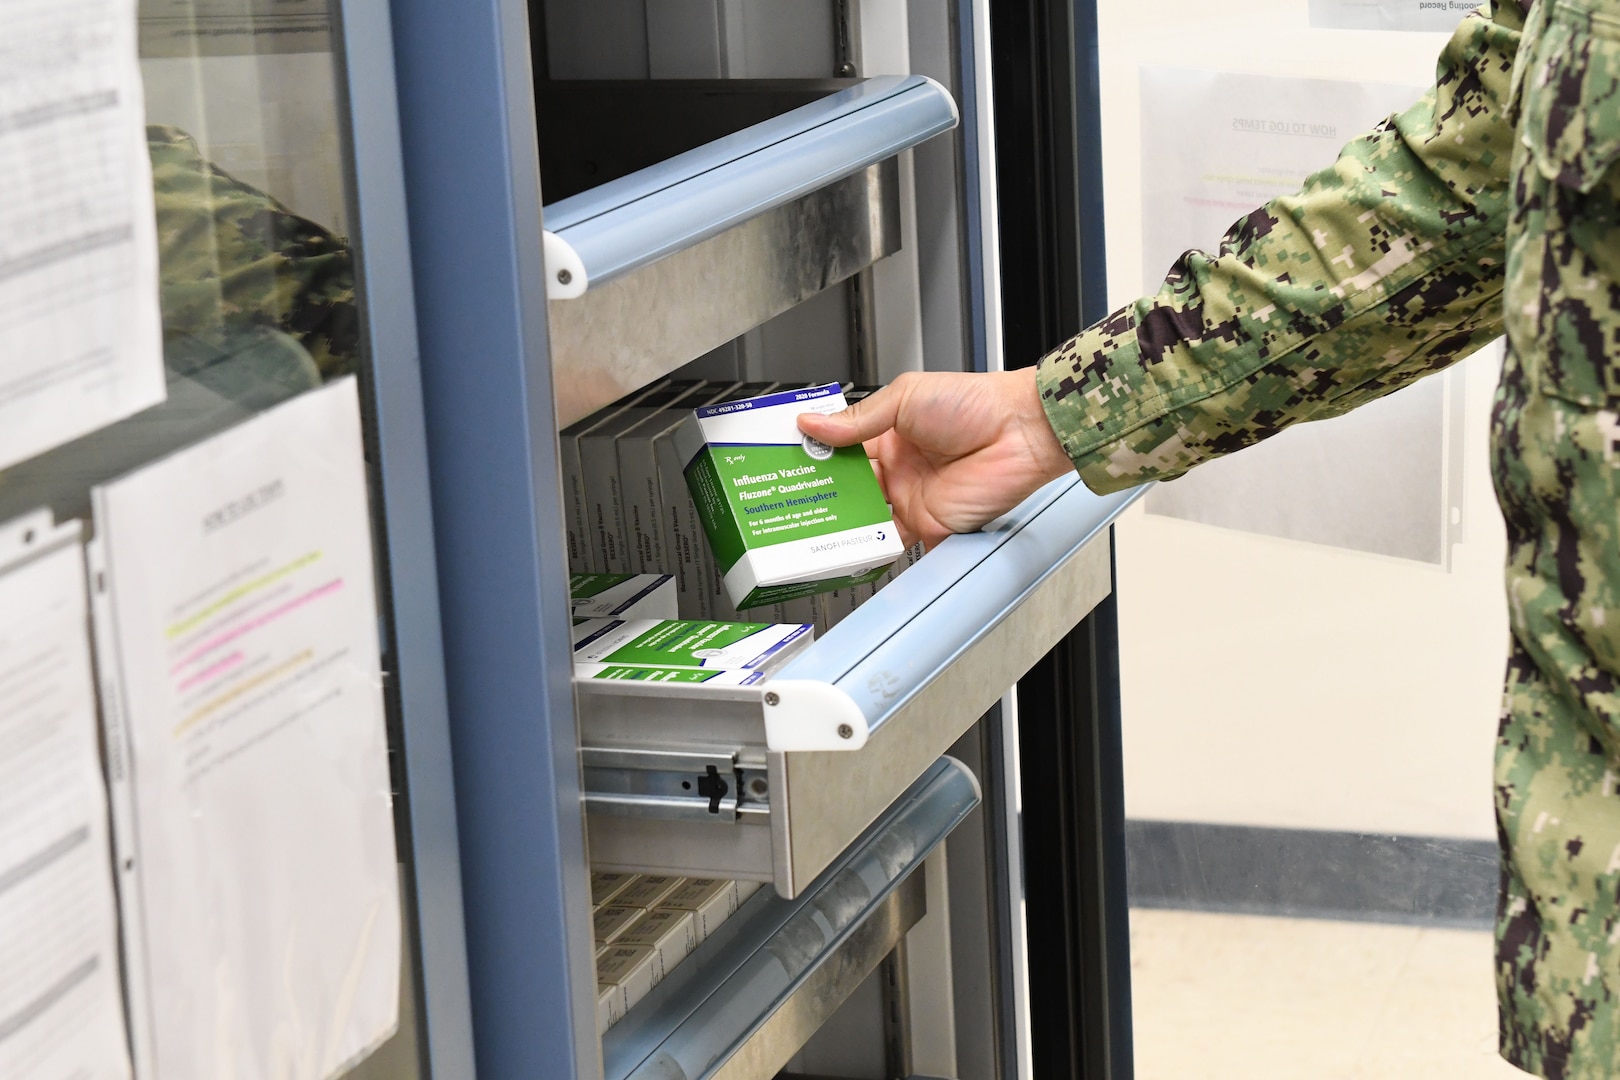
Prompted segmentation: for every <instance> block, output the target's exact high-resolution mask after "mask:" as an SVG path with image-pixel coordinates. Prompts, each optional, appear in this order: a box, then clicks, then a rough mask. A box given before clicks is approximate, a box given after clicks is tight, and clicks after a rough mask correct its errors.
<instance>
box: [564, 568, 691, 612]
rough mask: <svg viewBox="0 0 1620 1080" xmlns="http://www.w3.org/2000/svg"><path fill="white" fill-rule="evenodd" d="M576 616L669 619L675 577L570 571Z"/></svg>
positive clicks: (673, 605)
mask: <svg viewBox="0 0 1620 1080" xmlns="http://www.w3.org/2000/svg"><path fill="white" fill-rule="evenodd" d="M568 593H569V597H570V599H571V600H572V604H573V609H574V618H576V619H673V618H675V617H676V615H677V612H676V610H675V579H674V578H672V577H670V576H669V575H668V574H570V575H569V576H568Z"/></svg>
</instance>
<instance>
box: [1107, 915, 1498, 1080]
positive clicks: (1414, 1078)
mask: <svg viewBox="0 0 1620 1080" xmlns="http://www.w3.org/2000/svg"><path fill="white" fill-rule="evenodd" d="M1131 979H1132V996H1133V1013H1134V1019H1135V1024H1136V1076H1137V1080H1274V1078H1275V1080H1284V1078H1286V1080H1306V1078H1309V1080H1419V1078H1421V1080H1513V1078H1514V1077H1518V1078H1520V1080H1523V1078H1524V1076H1525V1074H1524V1073H1521V1072H1520V1071H1519V1070H1517V1069H1515V1068H1513V1067H1512V1066H1511V1065H1508V1064H1507V1063H1506V1062H1504V1061H1502V1060H1501V1059H1500V1058H1498V1057H1497V1056H1496V998H1495V989H1494V987H1493V984H1492V981H1491V979H1492V976H1491V935H1490V934H1489V933H1488V932H1485V931H1477V932H1476V931H1468V930H1441V929H1427V928H1419V927H1413V926H1388V925H1382V924H1377V923H1351V922H1330V921H1326V920H1318V919H1286V918H1270V917H1257V916H1249V915H1212V914H1205V913H1201V912H1185V911H1152V910H1145V909H1140V908H1138V909H1135V910H1133V911H1132V912H1131Z"/></svg>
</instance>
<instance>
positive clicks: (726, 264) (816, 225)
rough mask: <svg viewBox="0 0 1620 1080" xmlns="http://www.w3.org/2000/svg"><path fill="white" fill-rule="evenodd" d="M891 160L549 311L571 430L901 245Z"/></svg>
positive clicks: (560, 396) (559, 396)
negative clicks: (579, 423)
mask: <svg viewBox="0 0 1620 1080" xmlns="http://www.w3.org/2000/svg"><path fill="white" fill-rule="evenodd" d="M899 244H900V217H899V173H898V165H897V163H896V160H895V159H893V158H890V159H889V160H887V161H883V162H879V163H878V164H876V165H872V166H869V167H868V168H866V169H864V170H862V171H861V172H858V173H856V174H854V175H853V176H849V177H846V178H845V179H843V180H840V181H838V182H836V183H833V184H830V185H828V186H827V187H824V188H821V189H819V190H817V191H813V192H811V193H810V194H808V195H805V196H803V197H801V198H799V199H797V200H796V201H794V202H791V203H788V204H787V205H785V206H781V207H778V208H777V209H775V210H771V211H769V212H767V213H765V214H762V215H760V216H758V217H755V218H752V219H750V220H749V221H746V222H744V223H743V224H741V225H738V226H736V227H734V228H732V229H730V230H728V231H726V232H723V233H721V234H719V235H718V236H714V237H711V238H709V239H708V240H704V241H702V242H701V243H698V244H696V245H694V246H692V247H689V248H686V249H684V250H682V251H678V252H676V253H675V254H673V255H670V256H667V257H665V258H663V259H660V260H658V261H657V262H655V263H652V264H651V265H649V266H646V267H643V268H642V269H640V270H637V271H635V272H633V273H630V274H627V275H626V276H624V277H621V278H619V279H617V280H615V281H611V282H608V283H607V284H605V285H601V286H599V287H594V288H592V289H591V290H590V291H588V292H587V293H586V294H585V295H584V296H581V297H579V298H577V299H573V300H554V301H552V302H551V304H550V308H549V310H550V325H551V356H552V373H553V379H554V385H555V387H556V402H557V422H558V424H559V426H566V425H568V424H571V423H573V422H574V421H576V420H579V419H582V418H583V417H585V416H588V415H590V414H591V413H592V412H594V411H595V410H597V409H599V408H601V407H602V406H603V405H606V404H608V403H610V402H612V401H616V400H617V399H619V398H620V397H623V396H624V395H625V394H627V393H629V392H630V391H632V390H634V389H636V388H638V387H641V386H645V385H646V384H647V383H649V382H651V381H653V380H654V379H658V378H660V377H662V376H664V375H667V374H668V373H669V372H671V371H673V370H674V369H675V368H677V367H679V366H681V365H682V364H684V363H686V362H687V361H688V360H692V359H695V358H696V357H698V356H701V355H702V354H704V353H706V352H708V351H709V350H710V349H713V348H715V347H716V346H719V345H722V344H724V343H725V342H727V341H730V340H731V339H732V338H734V337H736V336H737V335H739V334H742V333H744V332H745V331H747V330H750V329H752V328H754V327H756V326H758V325H760V324H761V323H763V322H765V321H766V320H768V319H770V318H772V317H773V316H775V315H779V314H781V313H782V312H784V311H786V310H787V309H789V308H791V307H793V306H794V305H796V304H798V303H800V302H802V301H804V300H806V299H808V298H809V297H811V296H813V295H815V294H816V293H818V292H821V291H822V290H823V289H825V288H827V287H828V286H830V285H834V284H837V283H838V282H840V281H843V280H844V279H846V278H848V277H849V276H850V275H851V274H853V273H855V272H856V271H858V270H860V269H862V268H863V267H866V266H869V265H871V264H872V263H873V262H875V261H877V260H878V259H881V258H883V257H884V256H886V255H889V254H892V253H893V252H894V251H896V250H898V248H899Z"/></svg>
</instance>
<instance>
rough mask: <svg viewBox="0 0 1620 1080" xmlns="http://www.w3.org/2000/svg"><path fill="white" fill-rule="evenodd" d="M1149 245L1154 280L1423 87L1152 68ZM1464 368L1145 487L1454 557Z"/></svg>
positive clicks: (1389, 550) (1193, 513)
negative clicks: (1458, 410) (1185, 255)
mask: <svg viewBox="0 0 1620 1080" xmlns="http://www.w3.org/2000/svg"><path fill="white" fill-rule="evenodd" d="M1141 78H1142V125H1143V132H1144V135H1143V139H1142V248H1143V251H1142V254H1143V263H1144V274H1145V276H1146V278H1147V280H1146V281H1145V282H1144V285H1145V287H1146V289H1147V290H1148V291H1149V292H1154V291H1157V289H1158V287H1159V285H1160V283H1161V281H1162V279H1163V275H1164V271H1165V270H1166V269H1167V268H1168V267H1169V266H1170V265H1171V264H1172V263H1173V262H1174V261H1175V260H1176V259H1177V258H1178V257H1179V256H1180V255H1181V253H1182V252H1183V251H1185V250H1186V249H1188V248H1194V247H1196V248H1202V249H1204V250H1206V251H1213V250H1214V249H1215V248H1216V246H1217V245H1218V244H1219V242H1220V238H1221V237H1222V235H1224V233H1225V232H1226V230H1227V228H1228V227H1229V226H1230V225H1231V223H1232V222H1233V221H1235V220H1237V219H1238V218H1239V217H1241V216H1242V215H1244V214H1247V213H1248V212H1249V211H1251V210H1253V209H1254V208H1255V207H1257V206H1259V205H1261V204H1262V203H1264V202H1266V201H1267V200H1268V199H1272V198H1275V197H1276V196H1278V195H1284V194H1288V193H1291V192H1294V191H1297V190H1298V189H1299V187H1300V185H1301V184H1302V183H1303V182H1304V180H1305V178H1306V177H1307V176H1309V175H1310V174H1311V173H1313V172H1316V171H1317V170H1319V169H1322V168H1325V167H1327V166H1328V165H1331V164H1332V163H1333V161H1334V159H1335V157H1336V156H1337V154H1338V151H1339V148H1340V147H1341V146H1343V145H1344V144H1345V143H1347V142H1349V141H1350V140H1351V139H1353V138H1355V137H1356V136H1357V135H1359V134H1360V133H1362V132H1364V131H1367V130H1369V129H1370V128H1371V127H1372V126H1373V125H1374V124H1376V123H1377V122H1378V121H1379V120H1381V119H1383V118H1384V117H1386V116H1388V115H1389V114H1391V113H1392V112H1396V111H1399V110H1400V109H1403V108H1405V107H1406V106H1407V105H1410V104H1411V103H1412V102H1413V101H1415V100H1417V98H1418V97H1419V96H1420V95H1421V94H1422V93H1423V88H1421V87H1415V86H1396V85H1388V84H1373V83H1365V84H1364V83H1347V82H1333V81H1328V80H1322V79H1300V78H1283V77H1276V76H1264V75H1242V74H1234V73H1227V72H1212V71H1195V70H1189V69H1183V68H1169V67H1144V68H1143V69H1142V76H1141ZM1461 379H1462V373H1461V371H1460V370H1459V371H1456V372H1452V373H1448V374H1446V375H1445V376H1440V377H1435V378H1431V379H1428V380H1425V381H1424V382H1421V383H1419V384H1418V385H1416V386H1412V387H1409V388H1407V389H1406V390H1403V391H1401V392H1400V393H1397V394H1394V395H1391V396H1390V397H1387V398H1384V399H1382V400H1380V401H1377V402H1374V403H1372V404H1370V405H1366V406H1363V407H1362V408H1361V409H1358V410H1357V411H1356V412H1355V413H1352V414H1350V415H1347V416H1342V417H1339V418H1337V419H1333V420H1324V421H1319V422H1316V423H1311V424H1302V425H1297V426H1295V427H1293V428H1290V429H1289V430H1288V431H1285V432H1283V433H1282V434H1280V435H1277V436H1274V437H1273V438H1271V439H1268V440H1266V441H1265V442H1263V443H1261V444H1259V445H1258V446H1254V447H1251V448H1249V449H1247V450H1244V451H1242V452H1241V453H1238V454H1235V455H1233V456H1230V457H1226V458H1222V459H1220V460H1218V461H1213V462H1210V463H1208V464H1206V465H1203V466H1200V467H1199V468H1198V469H1195V470H1193V472H1191V473H1190V474H1188V475H1187V476H1186V477H1184V478H1182V479H1180V480H1177V481H1175V482H1174V483H1171V484H1165V485H1160V486H1158V487H1156V488H1154V490H1153V491H1152V492H1150V493H1149V495H1148V498H1147V511H1148V512H1149V513H1156V514H1164V515H1167V516H1170V517H1179V518H1184V519H1187V520H1190V521H1198V522H1203V523H1205V524H1210V525H1220V526H1224V527H1227V528H1233V529H1240V530H1243V531H1246V532H1255V533H1261V534H1264V535H1268V536H1281V537H1286V538H1288V539H1293V540H1304V541H1308V542H1311V543H1320V544H1329V545H1332V546H1335V547H1343V548H1348V549H1351V550H1356V551H1367V552H1375V553H1378V554H1382V555H1390V556H1394V557H1397V558H1405V559H1414V560H1418V561H1422V562H1430V563H1437V564H1442V565H1444V564H1445V563H1446V562H1447V561H1448V558H1449V553H1450V545H1451V541H1453V540H1455V539H1456V538H1457V537H1458V535H1459V534H1460V530H1461V528H1462V517H1461V492H1462V478H1461V462H1462V455H1461V453H1460V451H1459V450H1458V449H1457V447H1456V445H1455V444H1456V441H1457V438H1458V437H1460V434H1461V430H1462V426H1461V417H1460V415H1459V414H1458V412H1457V409H1456V408H1455V407H1454V406H1458V405H1460V403H1461V401H1462V382H1461Z"/></svg>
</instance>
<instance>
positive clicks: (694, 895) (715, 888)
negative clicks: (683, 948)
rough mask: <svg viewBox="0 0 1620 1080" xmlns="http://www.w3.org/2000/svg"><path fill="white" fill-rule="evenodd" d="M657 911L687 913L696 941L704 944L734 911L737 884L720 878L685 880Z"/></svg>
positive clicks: (665, 898) (664, 900)
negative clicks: (691, 918)
mask: <svg viewBox="0 0 1620 1080" xmlns="http://www.w3.org/2000/svg"><path fill="white" fill-rule="evenodd" d="M660 906H661V907H663V908H665V909H669V910H674V911H690V912H691V913H692V916H693V920H692V926H693V929H694V930H695V931H696V932H697V939H698V941H700V942H702V941H706V940H707V939H708V937H709V935H710V934H712V933H714V932H715V931H716V930H718V929H719V928H720V924H721V923H723V922H725V921H726V920H727V919H729V918H731V916H732V913H733V912H735V911H736V910H737V883H736V882H735V881H726V880H724V879H722V878H688V879H687V880H686V884H684V885H682V886H681V887H680V888H678V889H676V890H675V891H674V892H672V893H670V894H669V895H668V896H666V897H664V899H663V902H662V904H661V905H660Z"/></svg>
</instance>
